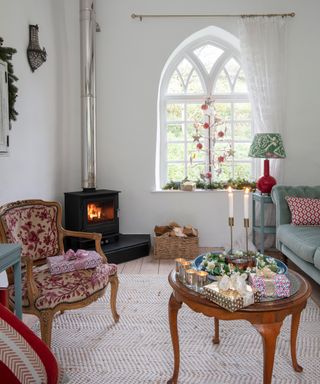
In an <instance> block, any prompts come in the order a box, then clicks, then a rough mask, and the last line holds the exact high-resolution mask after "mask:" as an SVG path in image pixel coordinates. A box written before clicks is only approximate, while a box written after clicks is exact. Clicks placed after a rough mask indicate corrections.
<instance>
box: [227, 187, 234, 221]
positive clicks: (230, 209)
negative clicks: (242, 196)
mask: <svg viewBox="0 0 320 384" xmlns="http://www.w3.org/2000/svg"><path fill="white" fill-rule="evenodd" d="M228 200H229V217H233V191H232V188H231V187H228Z"/></svg>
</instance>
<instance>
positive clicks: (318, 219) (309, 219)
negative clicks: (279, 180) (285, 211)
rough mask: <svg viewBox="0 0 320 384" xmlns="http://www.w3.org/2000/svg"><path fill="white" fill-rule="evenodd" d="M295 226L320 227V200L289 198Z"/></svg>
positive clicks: (287, 198)
mask: <svg viewBox="0 0 320 384" xmlns="http://www.w3.org/2000/svg"><path fill="white" fill-rule="evenodd" d="M286 200H287V202H288V205H289V209H290V212H291V220H292V224H294V225H320V199H310V198H307V197H292V196H287V197H286Z"/></svg>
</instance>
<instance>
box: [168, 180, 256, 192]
mask: <svg viewBox="0 0 320 384" xmlns="http://www.w3.org/2000/svg"><path fill="white" fill-rule="evenodd" d="M185 181H190V180H188V179H187V178H186V179H184V180H182V181H172V180H171V181H170V182H168V183H167V184H166V185H164V186H163V188H162V189H164V190H170V189H171V190H179V189H180V187H181V184H182V183H184V182H185ZM229 186H230V187H231V188H232V189H239V190H241V189H244V188H249V189H250V190H251V191H255V190H256V182H254V181H249V180H246V179H242V178H236V179H229V180H227V181H211V182H208V181H204V180H202V179H198V180H197V181H196V189H208V190H213V189H227V188H228V187H229Z"/></svg>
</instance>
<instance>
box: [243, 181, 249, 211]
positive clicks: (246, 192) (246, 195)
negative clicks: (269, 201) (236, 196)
mask: <svg viewBox="0 0 320 384" xmlns="http://www.w3.org/2000/svg"><path fill="white" fill-rule="evenodd" d="M243 204H244V218H245V219H249V188H246V189H245V190H244V196H243Z"/></svg>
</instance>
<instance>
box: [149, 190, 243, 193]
mask: <svg viewBox="0 0 320 384" xmlns="http://www.w3.org/2000/svg"><path fill="white" fill-rule="evenodd" d="M216 192H218V193H219V192H223V193H226V192H227V190H226V189H196V190H194V191H181V190H180V189H154V190H152V191H151V193H216ZM232 192H234V193H236V192H240V193H243V190H242V189H233V191H232Z"/></svg>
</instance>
